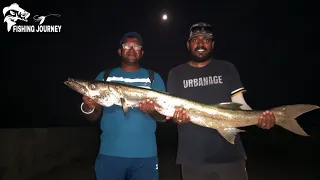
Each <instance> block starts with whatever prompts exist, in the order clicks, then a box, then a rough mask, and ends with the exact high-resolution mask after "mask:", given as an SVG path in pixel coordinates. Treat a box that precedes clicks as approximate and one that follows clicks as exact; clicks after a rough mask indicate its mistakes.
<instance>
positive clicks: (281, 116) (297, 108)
mask: <svg viewBox="0 0 320 180" xmlns="http://www.w3.org/2000/svg"><path fill="white" fill-rule="evenodd" d="M318 108H320V107H319V106H316V105H310V104H295V105H287V106H280V107H275V108H272V109H271V111H272V112H273V113H274V115H275V116H276V124H277V125H279V126H281V127H282V128H284V129H286V130H289V131H291V132H293V133H295V134H298V135H301V136H309V135H308V134H307V133H306V132H305V131H304V130H303V129H302V127H301V126H300V125H299V124H298V122H297V120H296V118H297V117H298V116H300V115H302V114H304V113H307V112H309V111H312V110H315V109H318Z"/></svg>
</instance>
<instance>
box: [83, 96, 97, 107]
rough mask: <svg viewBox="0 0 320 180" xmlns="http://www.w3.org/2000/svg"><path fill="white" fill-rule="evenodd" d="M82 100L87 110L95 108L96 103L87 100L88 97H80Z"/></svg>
mask: <svg viewBox="0 0 320 180" xmlns="http://www.w3.org/2000/svg"><path fill="white" fill-rule="evenodd" d="M82 100H83V102H84V104H85V105H86V107H87V108H89V109H93V108H95V107H96V104H97V103H96V102H94V101H93V100H92V99H91V98H89V97H88V96H82Z"/></svg>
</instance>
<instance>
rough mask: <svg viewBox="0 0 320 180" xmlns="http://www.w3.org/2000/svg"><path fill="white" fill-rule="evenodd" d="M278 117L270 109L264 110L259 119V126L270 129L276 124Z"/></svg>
mask: <svg viewBox="0 0 320 180" xmlns="http://www.w3.org/2000/svg"><path fill="white" fill-rule="evenodd" d="M275 122H276V118H275V117H274V115H273V113H272V112H270V111H265V112H263V114H262V116H261V117H260V118H259V120H258V124H257V126H258V127H260V128H262V129H270V128H272V127H273V126H274V125H275Z"/></svg>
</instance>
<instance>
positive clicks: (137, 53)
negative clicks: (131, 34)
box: [118, 38, 144, 64]
mask: <svg viewBox="0 0 320 180" xmlns="http://www.w3.org/2000/svg"><path fill="white" fill-rule="evenodd" d="M118 53H119V56H121V57H122V61H123V62H124V63H126V64H138V63H139V60H140V59H141V57H142V56H143V53H144V52H143V50H142V46H141V43H140V42H139V40H138V39H137V38H127V39H125V40H124V42H123V44H122V46H121V47H120V48H119V49H118Z"/></svg>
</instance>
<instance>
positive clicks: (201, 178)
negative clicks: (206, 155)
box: [181, 161, 248, 180]
mask: <svg viewBox="0 0 320 180" xmlns="http://www.w3.org/2000/svg"><path fill="white" fill-rule="evenodd" d="M181 173H182V180H248V175H247V171H246V164H245V161H239V162H234V163H223V164H209V165H181Z"/></svg>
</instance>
